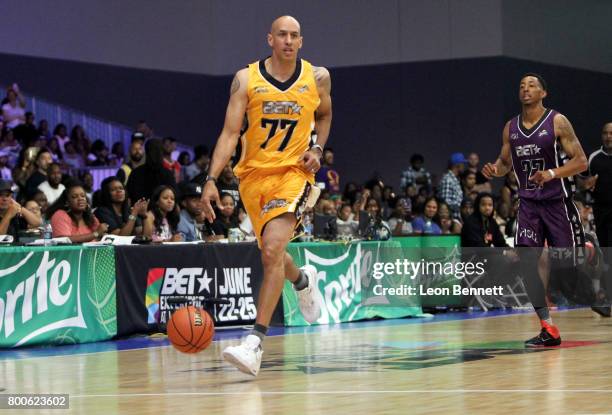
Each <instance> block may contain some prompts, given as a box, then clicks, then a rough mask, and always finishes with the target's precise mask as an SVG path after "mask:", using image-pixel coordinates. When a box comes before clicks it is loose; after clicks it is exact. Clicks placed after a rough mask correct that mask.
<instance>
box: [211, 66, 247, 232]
mask: <svg viewBox="0 0 612 415" xmlns="http://www.w3.org/2000/svg"><path fill="white" fill-rule="evenodd" d="M247 81H248V69H246V68H245V69H241V70H240V71H238V72H237V73H236V75H235V76H234V79H233V80H232V86H231V88H230V98H229V103H228V104H227V111H226V112H225V123H224V124H223V130H222V131H221V135H219V138H218V139H217V144H216V145H215V152H214V154H213V157H212V161H211V163H210V168H209V169H208V176H209V177H211V178H214V179H215V180H216V179H217V178H218V177H219V175H220V174H221V171H222V170H223V168H224V167H225V166H226V165H227V163H228V161H229V159H230V157H232V154H233V153H234V150H235V149H236V144H237V143H238V139H239V138H240V137H239V136H240V128H241V127H242V121H243V120H244V113H245V111H246V107H247V101H248V97H247ZM215 180H208V181H207V182H206V184H205V186H204V190H203V191H202V203H203V206H202V208H203V210H204V215H205V216H206V219H208V221H210V222H212V221H213V220H214V219H215V212H214V210H213V208H212V204H211V202H215V203H217V204H218V205H220V200H219V191H218V190H217V186H216V184H215Z"/></svg>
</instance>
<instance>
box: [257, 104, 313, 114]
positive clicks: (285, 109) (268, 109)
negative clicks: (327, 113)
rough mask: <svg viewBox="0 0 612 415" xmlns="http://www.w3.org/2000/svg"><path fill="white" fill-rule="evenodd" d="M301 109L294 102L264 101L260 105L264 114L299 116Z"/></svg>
mask: <svg viewBox="0 0 612 415" xmlns="http://www.w3.org/2000/svg"><path fill="white" fill-rule="evenodd" d="M302 108H303V107H302V106H300V105H298V103H297V102H295V101H264V102H263V103H262V104H261V112H263V113H264V114H299V113H300V111H301V110H302Z"/></svg>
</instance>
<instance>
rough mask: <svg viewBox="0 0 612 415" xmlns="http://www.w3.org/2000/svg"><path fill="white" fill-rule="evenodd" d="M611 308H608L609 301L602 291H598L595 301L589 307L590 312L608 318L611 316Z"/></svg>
mask: <svg viewBox="0 0 612 415" xmlns="http://www.w3.org/2000/svg"><path fill="white" fill-rule="evenodd" d="M611 308H612V307H610V300H608V299H607V298H606V294H605V292H604V291H603V290H599V292H598V293H597V299H596V300H595V303H594V304H593V305H592V306H591V310H593V311H594V312H596V313H597V314H599V315H600V316H602V317H610V316H611V315H612V309H611Z"/></svg>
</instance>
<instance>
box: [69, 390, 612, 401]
mask: <svg viewBox="0 0 612 415" xmlns="http://www.w3.org/2000/svg"><path fill="white" fill-rule="evenodd" d="M355 393H363V394H370V395H375V394H386V395H393V394H403V393H410V394H416V393H423V394H454V393H465V394H470V393H604V394H612V390H604V389H429V390H422V389H404V390H336V391H252V392H244V391H243V392H240V391H236V392H229V391H228V392H159V393H110V394H91V395H89V394H83V395H70V399H87V398H139V397H143V398H144V397H155V396H159V397H162V396H167V397H171V396H231V395H354V394H355Z"/></svg>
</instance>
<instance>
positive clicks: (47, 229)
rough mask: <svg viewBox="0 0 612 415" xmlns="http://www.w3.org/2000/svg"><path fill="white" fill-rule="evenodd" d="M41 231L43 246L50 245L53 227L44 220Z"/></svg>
mask: <svg viewBox="0 0 612 415" xmlns="http://www.w3.org/2000/svg"><path fill="white" fill-rule="evenodd" d="M42 231H43V240H44V244H45V246H48V245H51V240H52V239H53V229H52V228H51V223H49V222H47V221H45V222H44V223H43V229H42Z"/></svg>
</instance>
